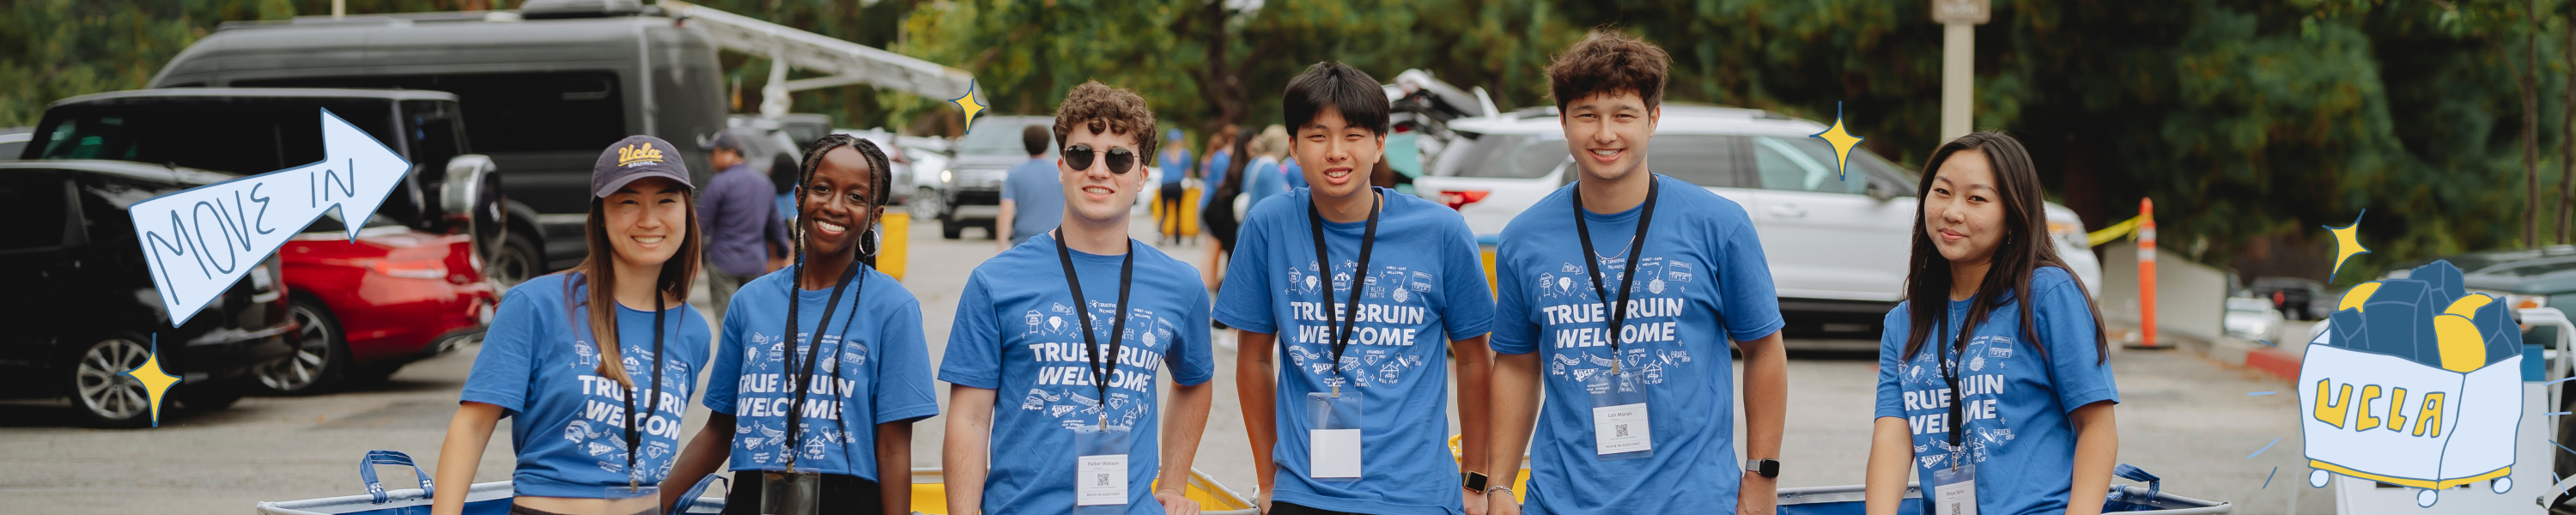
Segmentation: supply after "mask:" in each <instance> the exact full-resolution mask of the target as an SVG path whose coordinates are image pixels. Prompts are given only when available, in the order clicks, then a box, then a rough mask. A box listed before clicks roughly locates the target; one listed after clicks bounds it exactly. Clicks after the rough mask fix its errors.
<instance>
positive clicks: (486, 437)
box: [430, 136, 709, 515]
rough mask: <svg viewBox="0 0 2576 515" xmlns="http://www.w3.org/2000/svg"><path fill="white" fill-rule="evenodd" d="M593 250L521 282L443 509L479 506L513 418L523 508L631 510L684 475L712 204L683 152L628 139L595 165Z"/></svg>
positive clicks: (438, 500) (480, 386)
mask: <svg viewBox="0 0 2576 515" xmlns="http://www.w3.org/2000/svg"><path fill="white" fill-rule="evenodd" d="M590 186H591V199H590V215H589V217H590V218H589V222H588V223H587V224H586V225H585V227H584V231H583V232H584V233H585V236H584V238H585V239H586V240H587V241H588V242H589V243H590V257H589V258H587V259H584V260H582V262H581V264H579V265H575V266H573V268H572V269H571V270H568V271H564V272H559V273H554V274H549V275H545V276H541V277H538V278H535V279H530V280H528V282H525V283H520V284H519V285H518V286H517V287H515V288H511V289H510V292H509V294H507V295H505V296H503V297H502V299H501V306H500V307H499V308H497V309H495V310H494V311H493V313H492V326H491V328H490V329H488V330H487V331H485V333H484V335H483V345H482V350H481V351H480V354H479V355H477V356H476V357H475V358H474V370H473V372H472V373H471V374H470V375H468V376H467V377H466V379H465V392H464V394H463V395H462V398H461V399H460V400H459V401H458V405H457V408H456V417H455V418H454V419H453V420H452V421H450V422H448V425H447V440H446V443H445V444H443V445H441V446H440V447H439V460H438V476H437V477H438V479H437V483H438V484H442V485H453V486H452V487H450V488H441V489H438V490H437V492H436V496H435V497H434V498H433V499H432V501H431V504H430V512H431V513H434V514H437V515H457V514H459V513H462V512H463V511H464V509H465V494H466V489H465V488H464V486H465V485H469V484H473V482H474V469H475V467H476V466H478V465H479V464H480V463H481V462H482V458H483V448H484V446H486V445H489V444H490V443H491V440H492V428H493V426H494V425H495V424H497V423H499V422H500V419H501V418H503V417H509V418H511V424H510V443H511V446H512V447H514V450H515V451H517V454H518V470H517V471H516V472H514V473H512V474H511V475H510V480H511V487H512V488H513V489H514V491H515V492H516V493H515V495H514V496H513V497H512V499H511V503H512V505H511V507H510V512H511V513H512V514H514V515H550V514H602V515H627V514H631V513H637V512H640V511H645V510H646V509H649V508H651V506H652V502H653V499H652V498H651V497H650V496H651V493H652V490H651V488H652V487H653V485H655V484H658V483H661V482H662V480H663V477H664V476H665V475H667V474H668V473H669V472H670V470H671V469H670V467H671V455H672V453H671V451H672V450H673V449H675V448H677V447H678V446H679V443H680V442H679V440H680V427H681V426H680V422H681V420H680V417H681V415H683V414H686V413H687V412H688V402H689V390H690V387H691V386H692V385H696V384H698V381H697V371H698V370H699V369H700V368H703V367H704V366H705V365H706V363H707V344H708V339H709V331H708V330H707V321H706V319H705V318H702V317H700V316H699V315H698V311H697V310H696V309H694V308H691V307H689V303H688V298H689V287H690V283H691V281H692V280H693V279H695V278H696V277H697V276H698V257H699V250H698V249H699V242H700V241H703V239H702V238H700V237H699V234H698V212H697V202H696V201H695V200H694V199H692V198H691V196H692V195H693V194H694V193H695V188H694V187H693V186H691V185H690V183H689V171H688V168H687V166H686V165H684V164H682V163H681V161H680V152H679V149H677V148H674V147H672V146H671V143H670V142H667V141H662V139H661V138H655V137H652V136H628V137H626V139H624V140H621V141H618V142H617V144H616V145H614V146H611V147H609V148H608V150H607V151H605V152H602V153H600V156H599V161H598V162H597V164H595V165H593V166H592V168H591V176H590Z"/></svg>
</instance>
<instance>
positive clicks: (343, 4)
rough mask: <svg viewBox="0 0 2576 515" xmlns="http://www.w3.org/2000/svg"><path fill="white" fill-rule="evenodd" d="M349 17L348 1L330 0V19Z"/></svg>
mask: <svg viewBox="0 0 2576 515" xmlns="http://www.w3.org/2000/svg"><path fill="white" fill-rule="evenodd" d="M347 16H349V0H331V19H334V20H337V19H340V18H344V17H347Z"/></svg>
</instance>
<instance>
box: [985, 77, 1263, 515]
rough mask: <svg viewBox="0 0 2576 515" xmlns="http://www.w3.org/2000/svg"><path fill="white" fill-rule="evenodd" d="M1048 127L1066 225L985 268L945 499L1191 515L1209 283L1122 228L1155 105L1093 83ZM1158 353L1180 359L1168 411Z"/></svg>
mask: <svg viewBox="0 0 2576 515" xmlns="http://www.w3.org/2000/svg"><path fill="white" fill-rule="evenodd" d="M1054 129H1055V141H1056V144H1057V145H1058V149H1059V152H1058V155H1059V156H1060V157H1058V158H1057V159H1056V172H1057V178H1058V179H1059V182H1062V183H1063V185H1064V189H1063V192H1064V193H1063V194H1064V222H1063V224H1062V225H1059V226H1057V227H1056V228H1055V230H1053V231H1049V232H1046V233H1043V234H1038V235H1035V236H1033V237H1032V238H1031V239H1030V240H1029V241H1028V243H1027V244H1024V245H1020V246H1017V247H1012V248H1011V249H1010V250H1008V251H1005V252H1003V253H1001V255H998V256H994V257H993V258H992V259H990V260H986V261H985V262H984V264H982V265H979V266H977V267H975V271H974V273H973V274H972V275H971V276H969V277H968V279H967V281H966V288H965V292H964V293H963V294H962V295H961V296H960V298H959V300H958V302H957V319H956V323H955V324H956V325H954V326H953V327H952V328H951V329H950V330H949V337H948V351H947V355H946V356H945V358H944V359H943V361H942V362H941V363H940V368H939V379H940V380H943V381H948V382H949V385H950V386H949V390H948V392H949V393H948V405H949V408H950V414H949V417H948V430H947V438H948V439H947V441H946V442H945V443H944V445H943V448H942V452H941V458H942V460H941V462H942V467H943V468H944V469H945V473H944V474H943V475H944V479H945V482H946V484H947V485H948V512H949V513H978V512H981V513H991V514H1018V513H1032V514H1067V513H1081V514H1085V515H1089V514H1122V515H1155V514H1162V513H1174V514H1183V515H1190V514H1196V513H1198V511H1199V507H1198V503H1197V502H1196V501H1191V500H1189V499H1188V498H1187V497H1185V496H1183V495H1182V488H1185V487H1186V485H1188V484H1189V482H1190V475H1189V471H1190V460H1191V458H1192V457H1193V456H1194V455H1195V454H1196V452H1197V451H1198V446H1199V435H1200V433H1201V432H1203V430H1204V429H1206V427H1207V415H1208V403H1209V400H1210V399H1211V398H1212V397H1211V395H1212V394H1211V391H1212V390H1213V389H1212V388H1210V387H1209V386H1208V380H1209V379H1212V378H1214V377H1215V366H1216V363H1215V361H1214V359H1213V358H1211V357H1210V356H1209V354H1208V293H1207V288H1206V287H1205V286H1204V285H1203V284H1202V283H1200V282H1199V276H1198V270H1197V269H1195V268H1191V267H1190V265H1189V264H1187V263H1184V262H1182V261H1180V260H1178V259H1173V258H1172V257H1171V256H1168V255H1164V254H1163V253H1162V252H1161V251H1158V250H1155V249H1154V247H1152V246H1150V245H1145V244H1140V243H1138V242H1136V241H1135V240H1133V239H1130V238H1128V237H1127V227H1128V225H1127V224H1128V220H1127V213H1128V208H1129V206H1133V205H1135V203H1136V193H1137V192H1139V191H1142V190H1143V189H1144V187H1145V183H1146V177H1147V176H1148V175H1150V174H1148V173H1145V171H1144V168H1145V167H1146V166H1150V165H1151V163H1148V162H1147V161H1149V160H1150V158H1151V156H1153V155H1154V150H1155V147H1156V144H1157V143H1159V142H1158V141H1156V140H1155V138H1154V113H1153V111H1152V110H1150V109H1147V108H1146V107H1145V99H1144V98H1143V97H1140V96H1137V95H1136V92H1134V91H1129V90H1126V89H1122V88H1112V87H1109V86H1107V85H1103V84H1101V83H1099V82H1085V83H1083V84H1082V85H1081V86H1077V87H1075V88H1073V91H1072V92H1071V93H1070V94H1067V95H1066V96H1065V99H1064V104H1063V105H1061V106H1059V107H1058V108H1057V109H1056V118H1055V127H1054ZM1039 320H1049V321H1051V322H1050V323H1043V324H1042V323H1041V322H1039ZM1158 361H1159V362H1160V363H1157V362H1158ZM1157 365H1160V366H1162V367H1169V368H1170V369H1171V371H1172V383H1173V386H1172V395H1173V398H1172V402H1171V404H1170V409H1171V413H1167V414H1158V413H1157V411H1159V410H1158V409H1157V408H1158V407H1160V406H1161V404H1162V403H1161V401H1160V400H1159V399H1156V397H1157V395H1156V386H1155V384H1154V376H1155V375H1156V370H1157V368H1160V367H1158V366H1157ZM1002 393H1009V394H1010V395H1011V396H1010V397H1008V398H1004V397H1002V396H1001V394H1002ZM1023 396H1025V397H1026V398H1023ZM1158 425H1159V426H1160V430H1161V434H1160V438H1159V439H1158V438H1157V435H1156V429H1157V426H1158ZM988 459H989V461H988ZM1156 481H1159V483H1157V482H1156ZM1147 485H1159V488H1152V489H1151V490H1152V492H1151V495H1148V492H1147V491H1148V490H1149V489H1148V487H1147Z"/></svg>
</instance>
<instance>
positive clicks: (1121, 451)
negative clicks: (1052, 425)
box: [1073, 420, 1135, 515]
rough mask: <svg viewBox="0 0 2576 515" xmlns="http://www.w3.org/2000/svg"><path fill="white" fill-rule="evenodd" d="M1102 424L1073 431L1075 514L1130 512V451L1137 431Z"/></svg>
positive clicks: (1075, 428)
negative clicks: (1130, 444) (1128, 464)
mask: <svg viewBox="0 0 2576 515" xmlns="http://www.w3.org/2000/svg"><path fill="white" fill-rule="evenodd" d="M1101 422H1102V423H1100V424H1092V425H1084V426H1077V427H1074V428H1073V448H1074V483H1073V504H1074V509H1073V512H1074V513H1075V514H1076V515H1123V514H1125V513H1127V499H1128V496H1127V492H1128V490H1127V488H1128V484H1127V451H1128V446H1129V442H1130V441H1131V439H1132V438H1133V437H1134V436H1135V432H1134V431H1132V430H1131V429H1133V428H1131V427H1126V426H1111V425H1105V422H1106V420H1103V421H1101Z"/></svg>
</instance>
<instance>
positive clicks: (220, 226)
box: [127, 109, 411, 327]
mask: <svg viewBox="0 0 2576 515" xmlns="http://www.w3.org/2000/svg"><path fill="white" fill-rule="evenodd" d="M321 111H322V116H321V118H322V155H323V159H322V161H320V162H316V163H311V164H306V165H303V166H297V167H293V168H287V169H284V170H278V171H274V172H268V173H263V174H259V175H253V176H249V177H243V178H239V179H233V180H229V181H224V182H219V183H215V184H208V185H205V186H199V187H195V188H190V189H188V190H186V191H181V192H177V193H171V194H168V195H162V196H159V197H153V198H152V199H150V200H145V201H142V202H137V203H135V204H134V205H133V206H132V207H130V208H128V209H127V210H128V212H130V213H132V214H133V216H134V234H135V236H136V237H138V238H140V239H141V240H142V241H143V254H144V256H146V257H148V258H149V259H150V263H149V264H150V265H151V268H152V282H153V284H155V285H158V286H160V290H161V304H162V306H164V307H167V308H168V309H169V310H170V325H171V326H172V327H177V326H178V325H179V324H181V323H185V322H187V321H188V318H189V317H194V316H196V315H197V311H198V310H200V309H203V308H205V307H206V304H207V303H209V302H212V301H214V299H215V297H216V296H219V295H222V294H223V293H224V290H226V289H230V288H231V287H232V285H233V283H234V282H238V281H240V280H241V278H242V276H244V275H248V274H249V273H250V270H251V269H252V268H255V267H258V266H259V263H260V262H261V261H265V260H267V259H268V256H269V255H270V254H272V253H275V252H277V248H278V247H279V246H281V245H285V244H286V240H287V239H288V238H292V237H294V236H295V233H297V232H301V231H302V230H303V229H304V227H305V226H307V225H309V224H312V223H313V220H314V219H317V218H321V217H322V215H323V213H326V212H329V211H330V210H331V209H333V208H338V209H339V210H340V219H342V220H349V221H350V223H348V224H347V226H348V231H349V239H350V240H351V241H356V240H357V239H358V229H359V228H361V227H365V226H366V224H365V223H361V222H360V221H362V220H366V219H367V217H370V216H374V215H375V213H376V207H377V206H379V205H382V204H384V202H385V197H386V196H387V195H390V194H392V193H393V188H394V186H395V185H398V184H401V182H402V180H403V175H405V174H408V173H411V162H410V161H408V160H404V159H403V157H402V155H400V154H396V153H394V151H393V149H392V148H391V147H387V146H385V144H384V142H382V141H377V140H376V139H375V138H374V137H371V136H368V135H367V133H366V131H362V130H359V129H358V128H357V127H356V126H353V125H350V124H349V122H348V121H347V120H342V119H340V117H339V116H338V115H334V114H331V110H329V109H323V110H321ZM298 193H302V194H303V195H301V196H302V197H304V199H303V200H304V201H303V202H296V198H295V197H297V196H298V195H296V194H298Z"/></svg>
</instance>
